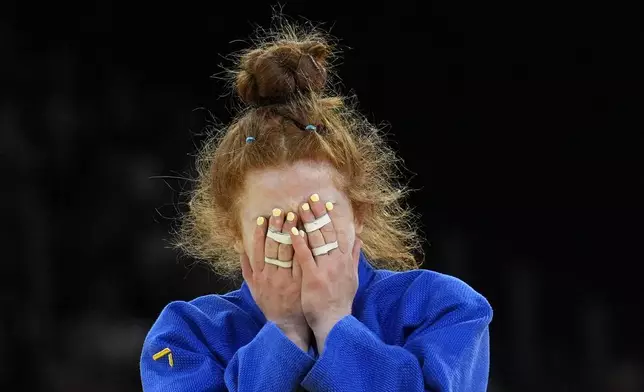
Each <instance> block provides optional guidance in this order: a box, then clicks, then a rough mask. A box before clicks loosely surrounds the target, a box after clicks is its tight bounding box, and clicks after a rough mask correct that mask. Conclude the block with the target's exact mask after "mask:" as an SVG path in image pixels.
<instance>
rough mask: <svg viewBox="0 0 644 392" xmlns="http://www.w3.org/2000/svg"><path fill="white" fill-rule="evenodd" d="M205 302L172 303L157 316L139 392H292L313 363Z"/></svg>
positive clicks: (272, 331)
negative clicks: (142, 391) (274, 391)
mask: <svg viewBox="0 0 644 392" xmlns="http://www.w3.org/2000/svg"><path fill="white" fill-rule="evenodd" d="M211 299H213V298H211ZM210 302H212V303H211V304H210V305H208V307H203V306H201V307H199V306H195V305H194V304H193V303H187V302H173V303H171V304H169V305H168V306H167V307H166V308H165V309H164V310H163V311H162V312H161V315H160V316H159V318H158V319H157V321H156V322H155V323H154V325H153V326H152V329H151V330H150V332H149V333H148V336H147V337H146V339H145V342H144V345H143V352H142V354H141V363H140V367H141V382H142V385H143V390H144V391H145V392H162V391H164V392H165V391H172V392H205V391H208V392H215V391H262V392H265V391H266V390H279V391H288V390H296V389H297V388H298V386H299V384H300V383H301V382H302V380H303V379H304V377H305V376H306V374H307V373H308V371H309V370H310V369H311V367H312V366H313V363H314V362H315V361H314V359H313V358H311V357H310V356H309V355H308V354H307V353H305V352H303V351H302V350H300V348H299V347H297V346H296V345H295V344H294V343H292V342H291V341H290V340H289V339H288V338H287V337H286V336H285V335H284V334H283V333H282V332H281V330H280V329H279V328H278V327H277V326H276V325H275V324H273V323H271V322H268V323H266V324H265V325H264V326H263V327H261V328H260V327H259V326H257V324H256V323H255V322H254V321H253V320H252V319H251V318H250V317H249V316H248V315H247V314H245V313H244V312H243V311H242V310H241V309H239V308H238V307H236V306H235V305H233V304H230V303H228V302H226V301H225V300H223V299H220V298H214V301H210ZM165 349H168V350H165ZM164 352H165V354H164ZM155 354H158V355H155ZM155 358H156V359H155Z"/></svg>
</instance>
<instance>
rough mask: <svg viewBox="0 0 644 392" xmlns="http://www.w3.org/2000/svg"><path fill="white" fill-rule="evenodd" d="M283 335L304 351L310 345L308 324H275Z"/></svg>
mask: <svg viewBox="0 0 644 392" xmlns="http://www.w3.org/2000/svg"><path fill="white" fill-rule="evenodd" d="M277 326H278V327H279V328H280V329H281V330H282V332H283V333H284V335H285V336H286V337H287V338H288V339H289V340H290V341H291V342H293V343H294V344H295V345H296V346H298V347H299V348H300V349H302V351H304V352H306V351H308V349H309V346H310V345H311V337H310V331H309V327H308V325H305V326H299V325H297V326H294V325H279V324H278V325H277Z"/></svg>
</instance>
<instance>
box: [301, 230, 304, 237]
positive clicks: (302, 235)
mask: <svg viewBox="0 0 644 392" xmlns="http://www.w3.org/2000/svg"><path fill="white" fill-rule="evenodd" d="M300 237H302V238H304V230H300Z"/></svg>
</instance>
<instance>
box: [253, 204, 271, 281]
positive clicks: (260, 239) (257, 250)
mask: <svg viewBox="0 0 644 392" xmlns="http://www.w3.org/2000/svg"><path fill="white" fill-rule="evenodd" d="M266 227H267V222H266V218H264V217H263V216H260V217H258V218H257V227H256V228H255V233H254V234H253V256H252V264H251V267H252V268H253V273H255V274H257V273H260V272H262V271H263V270H264V246H265V243H266Z"/></svg>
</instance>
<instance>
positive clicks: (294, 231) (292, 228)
mask: <svg viewBox="0 0 644 392" xmlns="http://www.w3.org/2000/svg"><path fill="white" fill-rule="evenodd" d="M291 233H293V235H298V232H297V227H291Z"/></svg>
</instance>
